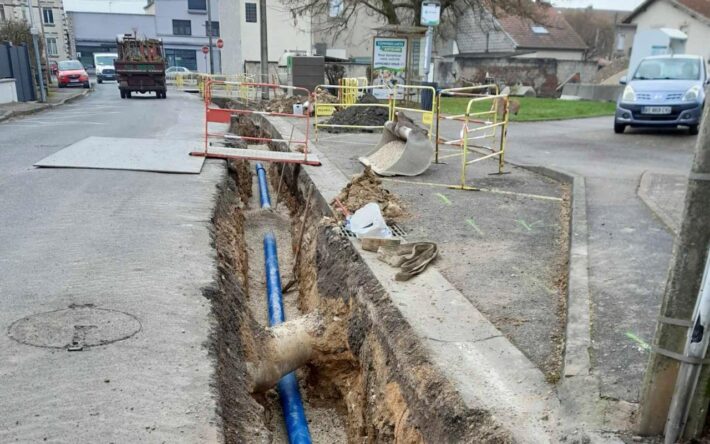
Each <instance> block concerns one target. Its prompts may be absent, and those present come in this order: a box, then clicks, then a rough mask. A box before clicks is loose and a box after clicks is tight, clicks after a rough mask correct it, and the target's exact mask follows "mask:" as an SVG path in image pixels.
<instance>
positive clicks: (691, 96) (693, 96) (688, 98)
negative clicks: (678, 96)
mask: <svg viewBox="0 0 710 444" xmlns="http://www.w3.org/2000/svg"><path fill="white" fill-rule="evenodd" d="M699 96H700V87H699V86H698V85H695V86H692V87H691V88H690V89H689V90H688V91H686V92H685V95H683V101H684V102H695V101H696V100H698V97H699Z"/></svg>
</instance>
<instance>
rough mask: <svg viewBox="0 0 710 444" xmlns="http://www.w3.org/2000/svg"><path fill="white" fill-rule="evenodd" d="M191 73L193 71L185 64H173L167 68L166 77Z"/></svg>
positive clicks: (172, 77) (170, 77)
mask: <svg viewBox="0 0 710 444" xmlns="http://www.w3.org/2000/svg"><path fill="white" fill-rule="evenodd" d="M191 73H192V71H190V70H189V69H187V68H185V67H184V66H171V67H170V68H168V69H166V70H165V77H167V78H168V79H174V78H175V77H177V75H178V74H182V75H186V74H191Z"/></svg>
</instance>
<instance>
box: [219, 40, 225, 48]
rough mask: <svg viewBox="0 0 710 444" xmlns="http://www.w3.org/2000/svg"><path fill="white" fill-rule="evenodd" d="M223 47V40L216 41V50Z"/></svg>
mask: <svg viewBox="0 0 710 444" xmlns="http://www.w3.org/2000/svg"><path fill="white" fill-rule="evenodd" d="M223 46H224V40H222V39H217V48H219V49H222V47H223Z"/></svg>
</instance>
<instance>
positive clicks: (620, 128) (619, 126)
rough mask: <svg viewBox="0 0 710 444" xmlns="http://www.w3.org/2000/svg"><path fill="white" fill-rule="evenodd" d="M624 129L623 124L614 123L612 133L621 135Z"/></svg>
mask: <svg viewBox="0 0 710 444" xmlns="http://www.w3.org/2000/svg"><path fill="white" fill-rule="evenodd" d="M625 129H626V125H624V124H623V123H615V124H614V132H615V133H616V134H623V133H624V130H625Z"/></svg>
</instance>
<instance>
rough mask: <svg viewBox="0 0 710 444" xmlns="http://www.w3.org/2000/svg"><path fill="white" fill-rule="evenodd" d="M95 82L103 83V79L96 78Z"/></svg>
mask: <svg viewBox="0 0 710 444" xmlns="http://www.w3.org/2000/svg"><path fill="white" fill-rule="evenodd" d="M96 82H97V83H99V84H101V83H104V81H103V80H102V79H96Z"/></svg>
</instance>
